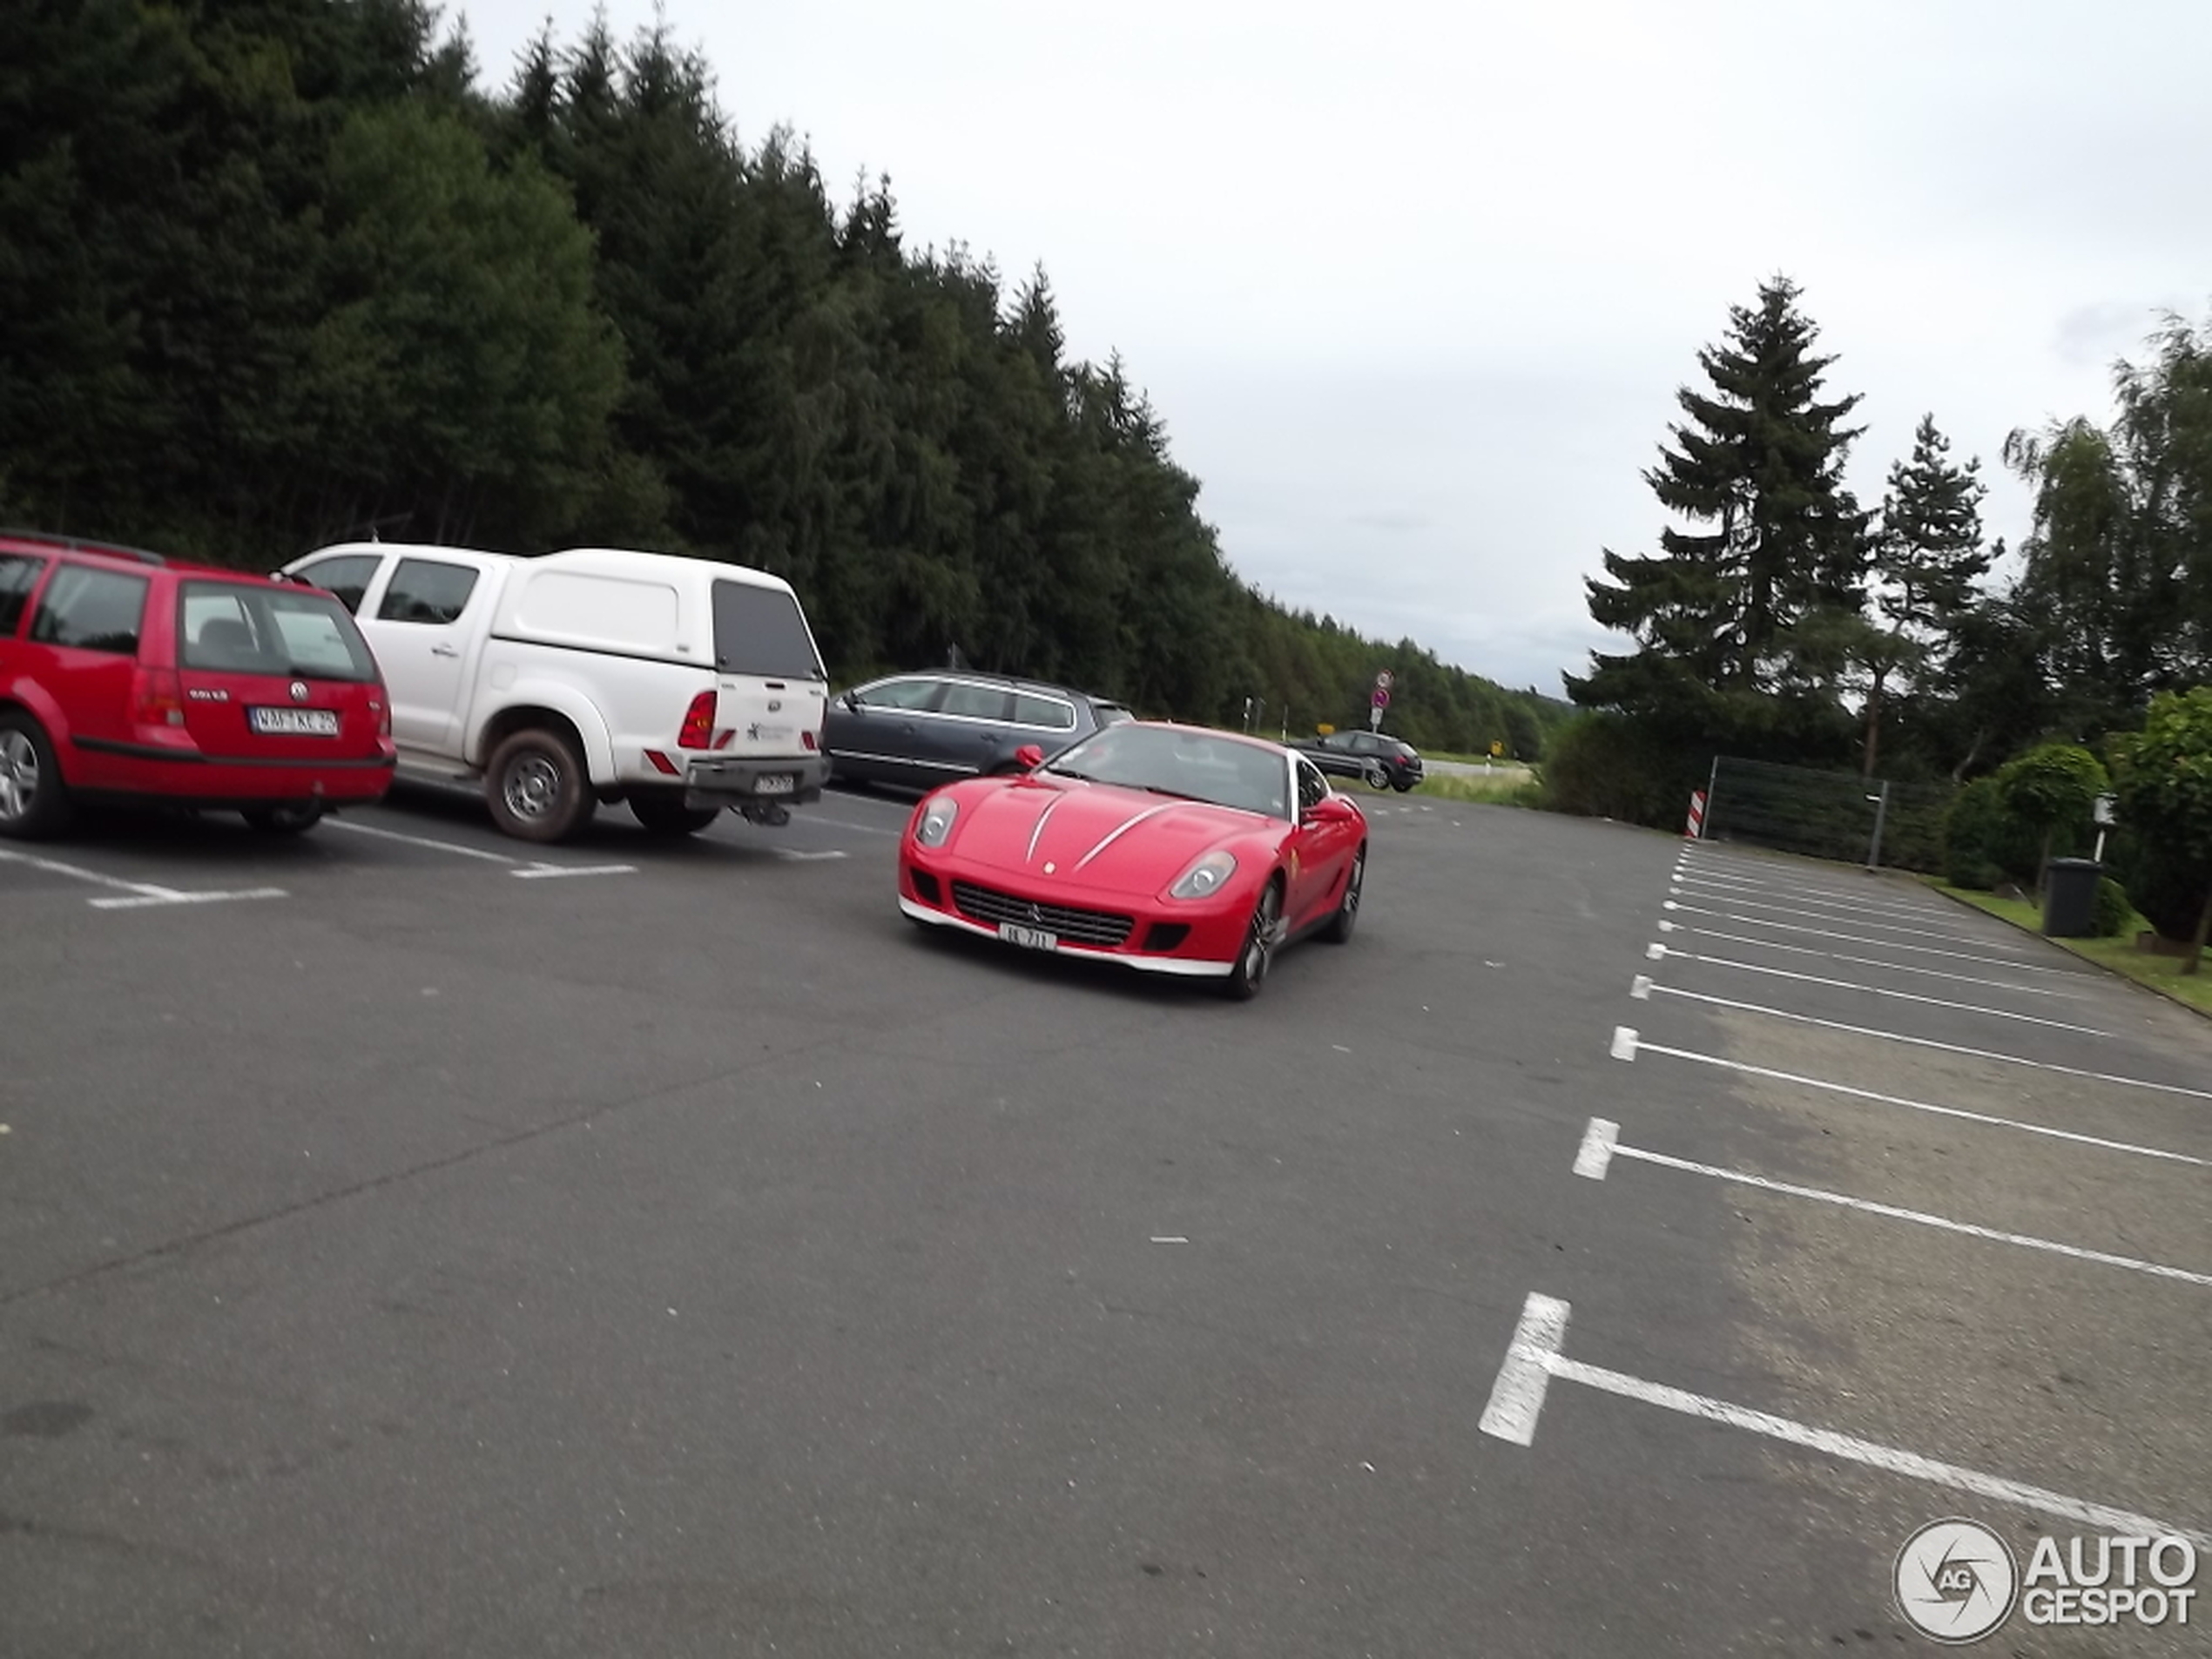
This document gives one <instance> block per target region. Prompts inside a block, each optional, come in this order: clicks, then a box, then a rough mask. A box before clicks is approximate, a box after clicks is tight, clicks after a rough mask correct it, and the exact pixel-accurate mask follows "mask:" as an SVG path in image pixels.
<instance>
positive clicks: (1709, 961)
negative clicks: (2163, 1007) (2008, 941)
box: [1629, 945, 2112, 1037]
mask: <svg viewBox="0 0 2212 1659" xmlns="http://www.w3.org/2000/svg"><path fill="white" fill-rule="evenodd" d="M1645 954H1647V955H1648V956H1649V957H1650V958H1651V960H1652V961H1666V960H1667V959H1669V957H1677V958H1679V959H1681V960H1682V961H1685V962H1703V964H1704V965H1705V966H1706V967H1708V968H1737V969H1739V970H1741V971H1742V972H1743V973H1746V974H1769V975H1770V976H1772V977H1773V978H1776V979H1788V980H1796V981H1799V982H1800V983H1802V984H1805V985H1826V986H1831V987H1832V988H1835V989H1837V990H1841V991H1864V992H1865V994H1866V995H1869V996H1889V997H1895V998H1897V999H1898V1000H1899V1001H1905V1002H1925V1003H1926V1004H1927V1005H1928V1006H1929V1007H1931V1008H1956V1009H1957V1010H1958V1011H1959V1012H1960V1013H1962V1014H1986V1015H1989V1016H1990V1017H1991V1018H1993V1019H1998V1020H2019V1021H2022V1022H2025V1023H2027V1024H2028V1025H2044V1026H2049V1027H2050V1028H2053V1029H2054V1030H2058V1031H2079V1032H2080V1033H2081V1034H2082V1035H2084V1036H2091V1037H2108V1036H2110V1035H2112V1033H2111V1032H2109V1031H2100V1030H2098V1029H2097V1028H2096V1027H2094V1026H2091V1025H2073V1024H2069V1023H2068V1022H2066V1021H2064V1020H2047V1019H2045V1018H2043V1017H2042V1016H2041V1015H2036V1014H2015V1013H2013V1011H2012V1010H2011V1009H2010V1008H1985V1007H1983V1006H1982V1005H1981V1004H1980V1003H1979V1002H1953V1001H1950V1000H1948V999H1947V998H1945V997H1940V996H1923V995H1920V993H1919V992H1918V991H1893V990H1891V989H1889V988H1886V987H1885V986H1880V985H1861V984H1860V983H1859V982H1858V981H1857V980H1849V979H1829V978H1826V977H1824V975H1822V974H1793V973H1791V971H1790V970H1789V969H1788V968H1763V967H1761V966H1760V965H1759V964H1758V963H1757V962H1739V961H1733V960H1731V959H1730V958H1729V957H1726V956H1701V955H1699V954H1696V952H1695V951H1687V950H1681V949H1677V948H1675V947H1674V946H1671V945H1649V946H1647V947H1646V948H1645ZM1638 977H1639V978H1640V979H1641V978H1642V975H1638ZM1644 983H1645V986H1646V989H1647V992H1648V991H1649V989H1651V988H1653V987H1652V986H1651V983H1650V981H1648V980H1646V981H1644ZM1629 995H1632V996H1634V995H1638V993H1637V992H1636V991H1635V989H1634V988H1633V987H1632V988H1630V990H1629Z"/></svg>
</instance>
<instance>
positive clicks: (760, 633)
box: [714, 582, 829, 680]
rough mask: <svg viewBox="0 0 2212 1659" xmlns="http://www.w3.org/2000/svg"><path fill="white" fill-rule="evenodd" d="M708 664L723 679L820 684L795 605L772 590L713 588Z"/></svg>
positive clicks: (739, 585) (818, 664)
mask: <svg viewBox="0 0 2212 1659" xmlns="http://www.w3.org/2000/svg"><path fill="white" fill-rule="evenodd" d="M714 665H715V666H716V667H717V668H718V669H720V670H721V671H723V672H724V673H725V674H757V675H759V676H760V677H761V678H765V679H779V680H784V679H788V680H826V679H827V678H829V676H828V675H827V674H826V673H824V672H823V671H822V659H821V658H819V656H817V655H816V654H815V651H814V642H813V639H812V638H810V637H808V635H807V632H806V618H805V617H802V616H800V615H799V601H798V600H796V599H794V598H792V597H791V595H789V594H788V593H786V592H784V591H782V590H780V589H777V588H756V587H753V586H752V584H750V583H744V582H717V583H715V584H714Z"/></svg>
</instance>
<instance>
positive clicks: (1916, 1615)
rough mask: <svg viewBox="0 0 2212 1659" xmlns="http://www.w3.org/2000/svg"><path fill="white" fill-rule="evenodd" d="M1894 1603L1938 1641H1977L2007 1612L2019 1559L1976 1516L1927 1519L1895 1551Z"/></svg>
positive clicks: (2016, 1590)
mask: <svg viewBox="0 0 2212 1659" xmlns="http://www.w3.org/2000/svg"><path fill="white" fill-rule="evenodd" d="M1894 1576H1895V1578H1896V1581H1897V1609H1898V1612H1900V1613H1902V1614H1903V1615H1905V1622H1906V1623H1908V1624H1910V1625H1911V1626H1912V1628H1913V1629H1916V1630H1918V1631H1919V1632H1920V1634H1921V1635H1925V1636H1929V1637H1932V1638H1933V1639H1934V1640H1935V1641H1938V1642H1979V1641H1980V1640H1981V1639H1982V1637H1984V1636H1986V1635H1988V1634H1989V1633H1990V1632H1991V1631H1992V1630H1994V1629H1996V1628H1997V1627H1998V1626H1999V1625H2000V1624H2002V1623H2004V1622H2005V1621H2006V1619H2008V1618H2010V1617H2011V1616H2012V1614H2013V1605H2014V1604H2015V1603H2016V1602H2018V1601H2019V1600H2020V1563H2019V1562H2018V1561H2015V1560H2014V1559H2013V1551H2012V1547H2011V1546H2010V1545H2008V1544H2006V1541H2004V1540H2003V1539H2001V1538H2000V1537H1999V1536H1998V1535H1997V1534H1995V1533H1993V1532H1992V1531H1990V1530H1989V1528H1988V1527H1985V1526H1983V1525H1982V1524H1981V1523H1980V1522H1979V1521H1961V1520H1959V1519H1956V1518H1953V1519H1951V1520H1947V1521H1930V1522H1929V1523H1928V1524H1927V1525H1926V1526H1925V1527H1921V1528H1920V1530H1919V1531H1918V1532H1916V1533H1914V1534H1912V1537H1910V1538H1908V1539H1906V1540H1905V1548H1902V1549H1900V1550H1898V1553H1897V1568H1896V1572H1895V1575H1894Z"/></svg>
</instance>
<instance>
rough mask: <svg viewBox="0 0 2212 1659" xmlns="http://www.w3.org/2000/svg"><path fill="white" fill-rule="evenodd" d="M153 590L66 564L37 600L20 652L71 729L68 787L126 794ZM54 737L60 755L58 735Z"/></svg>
mask: <svg viewBox="0 0 2212 1659" xmlns="http://www.w3.org/2000/svg"><path fill="white" fill-rule="evenodd" d="M151 587H152V583H150V582H149V581H148V579H147V578H146V577H143V576H138V575H137V574H135V573H133V572H131V571H127V570H107V569H105V568H103V567H101V566H99V565H95V564H78V563H72V562H71V561H69V560H67V559H64V560H62V561H60V562H58V563H57V564H56V565H55V567H54V570H53V574H52V575H51V576H50V577H48V578H47V580H46V585H45V587H44V589H43V590H41V591H40V593H39V595H38V606H37V610H34V611H33V612H32V613H31V617H30V634H29V636H28V637H27V638H26V640H25V641H24V644H23V645H22V646H21V647H19V649H20V650H21V651H22V652H23V668H24V671H25V672H26V673H27V675H28V677H29V678H31V679H34V680H36V681H37V682H38V683H39V685H41V686H43V687H44V689H45V691H46V692H47V694H48V695H49V696H51V698H53V699H54V701H55V702H56V703H57V704H58V705H60V707H61V711H62V715H63V718H64V719H66V720H67V721H68V722H69V731H68V734H67V735H68V741H69V743H70V744H71V746H73V747H74V748H75V749H76V751H77V759H76V760H75V763H74V765H71V768H70V776H69V781H70V783H71V786H75V787H78V788H91V789H101V788H114V789H125V788H128V787H130V785H131V781H132V771H131V768H132V765H133V764H134V763H135V761H136V760H137V759H139V758H140V757H139V756H138V754H137V753H136V751H137V750H138V747H139V745H137V744H136V743H134V742H133V738H134V737H135V736H136V733H135V732H134V730H133V727H134V725H135V724H136V721H135V711H134V710H133V707H132V699H133V698H134V696H135V694H136V687H137V681H138V640H139V637H140V635H141V634H142V632H143V631H144V629H145V612H146V597H147V594H148V591H149V590H150V589H151ZM52 735H53V737H54V738H55V739H56V746H57V747H59V746H60V739H61V738H62V737H63V734H62V733H60V732H55V733H53V734H52Z"/></svg>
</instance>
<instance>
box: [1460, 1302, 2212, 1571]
mask: <svg viewBox="0 0 2212 1659" xmlns="http://www.w3.org/2000/svg"><path fill="white" fill-rule="evenodd" d="M1572 1311H1573V1310H1572V1308H1571V1307H1570V1305H1568V1303H1566V1302H1563V1301H1561V1300H1560V1299H1559V1298H1556V1297H1551V1296H1544V1295H1541V1294H1540V1293H1537V1292H1534V1291H1532V1292H1531V1293H1530V1294H1529V1296H1528V1298H1527V1301H1526V1302H1525V1303H1524V1304H1523V1305H1522V1307H1521V1320H1520V1323H1519V1324H1518V1325H1515V1326H1514V1333H1513V1341H1512V1343H1511V1345H1509V1346H1508V1347H1507V1350H1506V1358H1505V1361H1504V1363H1503V1364H1502V1365H1501V1366H1500V1367H1499V1370H1498V1376H1497V1379H1496V1381H1495V1382H1494V1384H1493V1385H1492V1386H1491V1391H1490V1400H1489V1404H1488V1405H1487V1406H1486V1407H1485V1408H1484V1411H1483V1413H1482V1418H1481V1420H1480V1425H1479V1426H1480V1428H1481V1431H1482V1432H1483V1433H1485V1434H1488V1435H1491V1436H1493V1437H1494V1438H1495V1439H1498V1440H1506V1441H1507V1442H1509V1443H1511V1444H1513V1445H1515V1446H1533V1445H1534V1444H1535V1440H1536V1423H1537V1420H1538V1419H1539V1418H1540V1417H1541V1415H1542V1413H1543V1407H1544V1398H1545V1394H1546V1393H1547V1392H1548V1390H1547V1385H1548V1383H1549V1382H1550V1381H1551V1380H1552V1379H1554V1378H1556V1379H1559V1380H1560V1381H1561V1382H1574V1383H1580V1384H1581V1385H1582V1386H1584V1387H1587V1388H1593V1389H1596V1390H1598V1391H1599V1392H1600V1393H1608V1394H1612V1395H1615V1396H1617V1397H1618V1398H1620V1399H1632V1400H1637V1401H1640V1402H1642V1404H1644V1405H1647V1406H1659V1407H1660V1408H1662V1410H1666V1411H1670V1412H1676V1413H1680V1414H1682V1415H1683V1416H1685V1417H1693V1418H1696V1419H1699V1420H1703V1421H1704V1422H1708V1423H1715V1424H1718V1425H1720V1426H1724V1427H1728V1428H1737V1429H1743V1430H1745V1431H1747V1432H1749V1433H1754V1434H1761V1435H1764V1436H1765V1437H1767V1438H1768V1439H1770V1440H1780V1441H1783V1442H1784V1443H1785V1444H1787V1445H1791V1446H1797V1447H1803V1448H1804V1449H1805V1450H1807V1451H1811V1452H1819V1453H1824V1454H1826V1455H1827V1456H1829V1457H1833V1458H1840V1459H1843V1460H1846V1461H1849V1462H1853V1463H1860V1464H1864V1465H1865V1466H1867V1467H1871V1468H1876V1469H1880V1470H1883V1471H1885V1473H1887V1474H1895V1475H1900V1476H1903V1477H1905V1478H1906V1479H1909V1480H1922V1481H1926V1482H1928V1483H1930V1484H1932V1485H1935V1486H1941V1487H1949V1488H1951V1489H1952V1491H1954V1492H1963V1493H1966V1494H1970V1495H1972V1496H1974V1497H1977V1498H1986V1499H1988V1500H1989V1501H1992V1502H1993V1503H2003V1504H2010V1505H2012V1506H2013V1507H2017V1508H2022V1509H2030V1510H2033V1511H2035V1512H2037V1513H2039V1514H2047V1515H2055V1516H2057V1517H2059V1518H2060V1519H2061V1520H2065V1521H2074V1522H2076V1523H2077V1524H2079V1525H2081V1526H2084V1527H2098V1528H2101V1529H2102V1530H2104V1531H2107V1532H2114V1533H2122V1534H2128V1535H2130V1536H2146V1537H2161V1536H2168V1535H2175V1534H2178V1535H2179V1536H2182V1537H2184V1538H2187V1539H2188V1540H2189V1541H2190V1542H2191V1543H2192V1544H2194V1545H2195V1546H2196V1547H2197V1548H2201V1549H2212V1535H2209V1534H2205V1533H2202V1532H2196V1531H2192V1530H2190V1529H2189V1528H2188V1527H2177V1526H2174V1525H2172V1524H2171V1523H2169V1522H2167V1521H2159V1520H2156V1519H2155V1518H2153V1517H2151V1516H2149V1515H2141V1514H2135V1513H2134V1512H2133V1511H2131V1510H2127V1509H2119V1508H2114V1507H2112V1506H2111V1505H2108V1504H2101V1503H2092V1502H2088V1501H2085V1500H2083V1499H2080V1498H2074V1497H2069V1496H2068V1495H2067V1494H2065V1493H2061V1492H2054V1491H2052V1490H2050V1489H2049V1488H2048V1487H2036V1486H2030V1485H2028V1484H2027V1483H2026V1482H2025V1481H2020V1480H2007V1479H2006V1477H2004V1476H2002V1475H1995V1474H1985V1473H1984V1472H1983V1471H1981V1470H1979V1469H1970V1468H1967V1467H1965V1466H1964V1465H1962V1464H1957V1463H1946V1462H1942V1461H1940V1460H1937V1459H1935V1458H1929V1457H1922V1456H1921V1455H1920V1454H1919V1453H1916V1452H1907V1451H1904V1450H1901V1449H1900V1448H1898V1447H1893V1446H1884V1445H1882V1444H1880V1443H1879V1442H1878V1441H1874V1440H1862V1439H1860V1438H1859V1437H1858V1435H1856V1434H1844V1433H1838V1432H1837V1431H1836V1430H1834V1429H1825V1428H1816V1427H1814V1426H1811V1425H1810V1424H1805V1423H1800V1422H1797V1421H1796V1420H1793V1419H1791V1418H1787V1417H1780V1416H1777V1415H1776V1414H1775V1413H1771V1412H1762V1411H1754V1410H1752V1409H1751V1408H1750V1407H1749V1406H1738V1405H1735V1404H1733V1403H1731V1402H1730V1401H1728V1400H1723V1399H1714V1398H1712V1397H1711V1396H1710V1395H1707V1394H1694V1393H1690V1392H1689V1390H1687V1389H1683V1388H1675V1387H1671V1386H1669V1385H1667V1384H1665V1383H1656V1382H1649V1381H1647V1380H1645V1379H1643V1378H1641V1377H1632V1376H1630V1375H1629V1374H1628V1373H1627V1372H1621V1371H1614V1370H1610V1369H1608V1367H1606V1366H1592V1365H1586V1364H1584V1363H1583V1362H1582V1361H1581V1360H1579V1359H1568V1357H1567V1356H1566V1355H1565V1354H1564V1353H1562V1352H1561V1348H1562V1347H1563V1346H1564V1345H1565V1343H1566V1339H1567V1327H1568V1319H1569V1317H1570V1315H1571V1313H1572Z"/></svg>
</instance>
